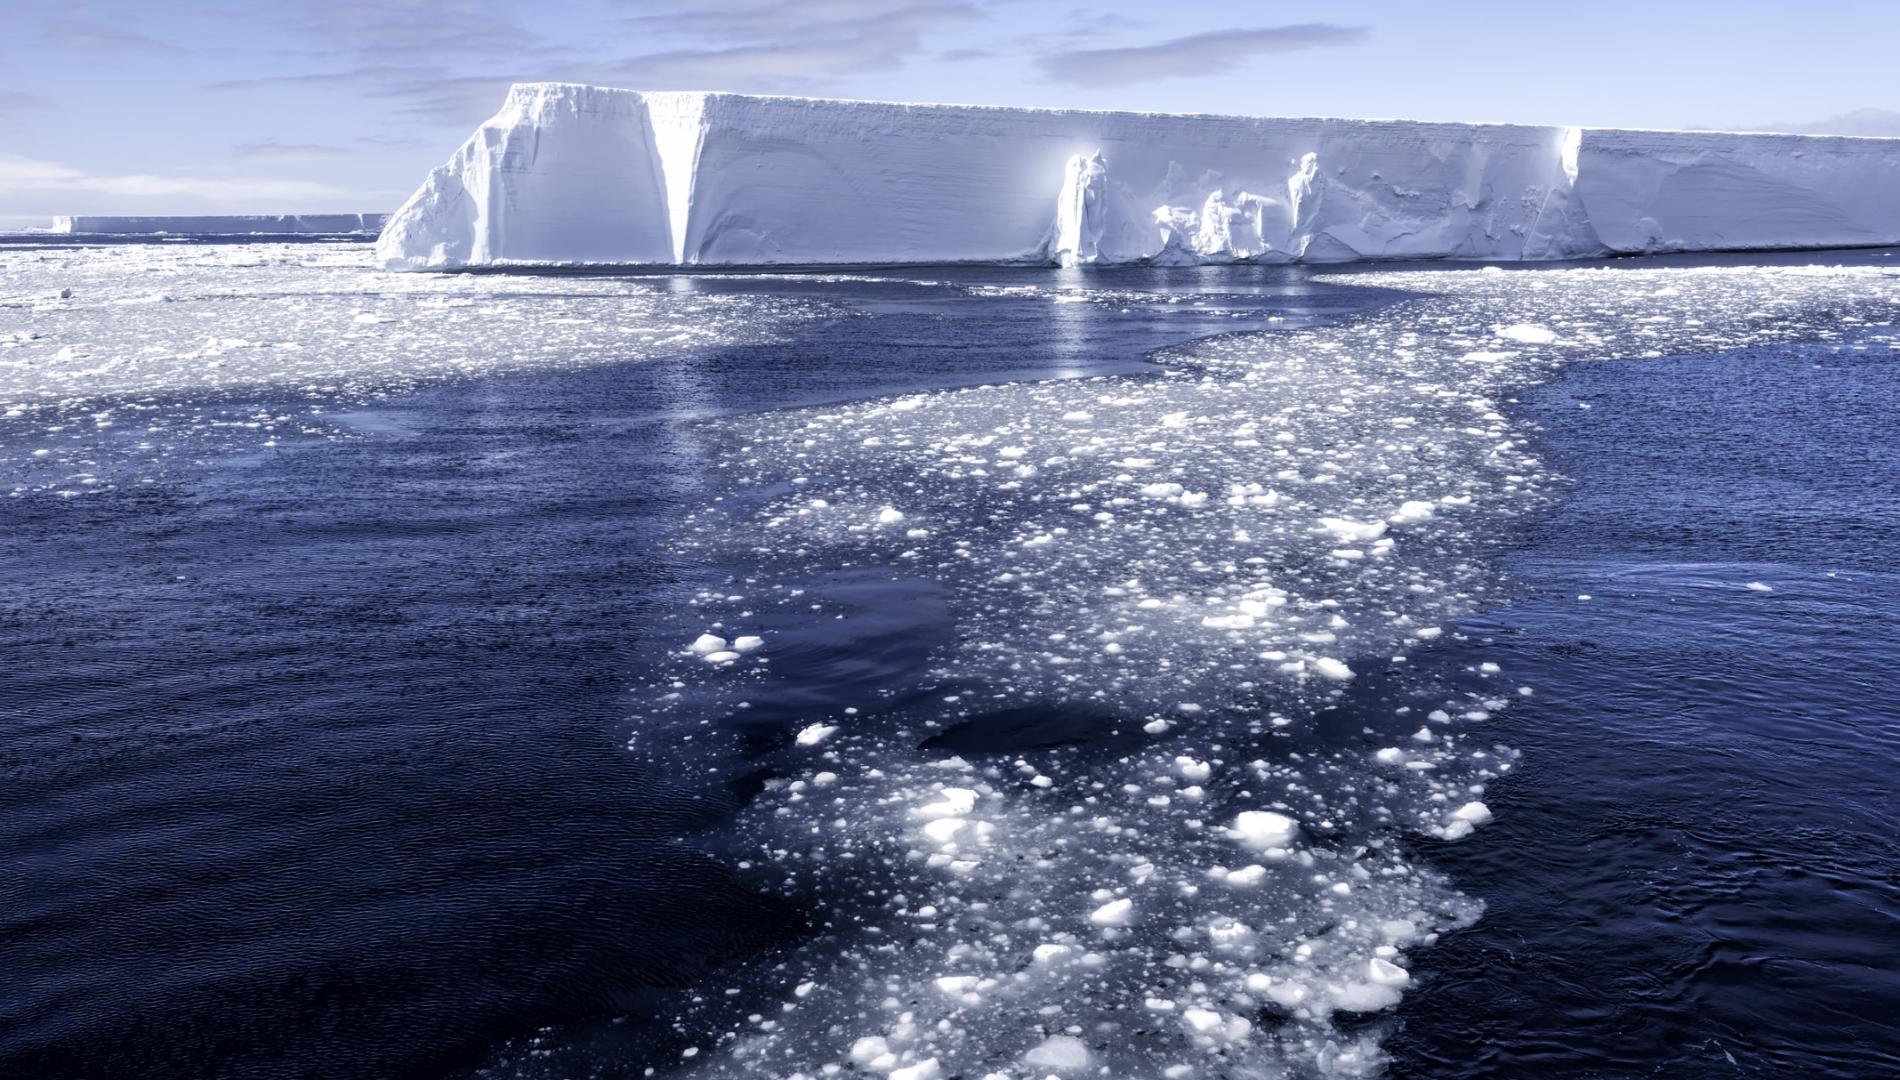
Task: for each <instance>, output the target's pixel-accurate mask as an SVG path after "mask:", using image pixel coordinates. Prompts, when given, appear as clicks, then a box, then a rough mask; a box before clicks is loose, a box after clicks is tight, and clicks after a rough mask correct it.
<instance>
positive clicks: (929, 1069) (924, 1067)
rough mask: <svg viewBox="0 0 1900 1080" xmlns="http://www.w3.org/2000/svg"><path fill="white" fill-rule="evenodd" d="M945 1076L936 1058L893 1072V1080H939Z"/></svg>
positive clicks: (893, 1070)
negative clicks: (938, 1079)
mask: <svg viewBox="0 0 1900 1080" xmlns="http://www.w3.org/2000/svg"><path fill="white" fill-rule="evenodd" d="M942 1075H943V1069H942V1068H941V1067H939V1066H938V1065H937V1059H936V1058H934V1057H933V1058H925V1059H924V1060H922V1061H920V1062H918V1063H917V1064H915V1065H906V1066H904V1067H903V1068H901V1069H892V1070H891V1080H937V1078H938V1077H940V1076H942Z"/></svg>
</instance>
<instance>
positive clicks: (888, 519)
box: [877, 506, 904, 525]
mask: <svg viewBox="0 0 1900 1080" xmlns="http://www.w3.org/2000/svg"><path fill="white" fill-rule="evenodd" d="M902 520H904V512H903V511H902V510H899V509H896V508H895V507H890V506H887V507H885V508H884V509H882V510H879V511H878V512H877V523H878V524H879V525H895V524H897V523H898V522H900V521H902Z"/></svg>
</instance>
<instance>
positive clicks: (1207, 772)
mask: <svg viewBox="0 0 1900 1080" xmlns="http://www.w3.org/2000/svg"><path fill="white" fill-rule="evenodd" d="M1174 771H1175V772H1178V773H1180V774H1181V779H1183V780H1186V781H1188V782H1189V783H1193V784H1199V783H1204V782H1206V780H1207V778H1208V777H1210V776H1212V775H1214V767H1213V766H1212V765H1209V764H1208V763H1207V762H1205V761H1196V760H1194V759H1193V758H1191V757H1185V756H1183V757H1177V758H1175V759H1174Z"/></svg>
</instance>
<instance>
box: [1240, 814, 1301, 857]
mask: <svg viewBox="0 0 1900 1080" xmlns="http://www.w3.org/2000/svg"><path fill="white" fill-rule="evenodd" d="M1299 831H1300V825H1299V822H1297V821H1294V820H1293V819H1292V818H1290V817H1287V816H1286V815H1285V814H1276V813H1274V812H1273V811H1271V810H1242V811H1241V812H1240V813H1238V814H1235V815H1234V825H1233V830H1232V832H1233V836H1234V839H1236V840H1239V841H1240V842H1241V843H1243V844H1245V845H1247V846H1248V847H1250V848H1257V849H1261V850H1265V849H1267V848H1283V847H1286V846H1287V845H1288V844H1290V843H1292V842H1293V837H1294V836H1295V835H1297V834H1298V833H1299Z"/></svg>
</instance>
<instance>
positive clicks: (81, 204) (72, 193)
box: [0, 154, 364, 214]
mask: <svg viewBox="0 0 1900 1080" xmlns="http://www.w3.org/2000/svg"><path fill="white" fill-rule="evenodd" d="M363 197H364V196H363V193H360V192H352V191H348V190H346V189H343V188H339V187H335V186H333V185H330V184H322V183H317V182H314V181H310V180H285V179H279V178H271V177H236V176H232V177H200V176H160V175H155V174H151V173H128V174H105V173H93V172H88V171H86V170H84V169H80V168H76V167H74V166H71V165H65V164H62V163H60V162H57V161H43V160H40V159H37V158H29V157H22V156H20V155H18V154H0V198H5V199H6V200H7V202H8V206H9V209H10V210H16V211H19V212H23V213H24V212H32V213H49V214H60V213H84V212H88V211H93V210H99V209H144V208H158V209H162V210H166V211H170V210H173V209H178V208H190V207H203V206H216V207H219V208H225V209H231V210H233V211H234V212H242V211H257V212H272V211H282V210H308V209H310V208H311V207H313V206H326V205H328V206H336V207H338V208H339V209H342V208H351V209H353V208H354V207H353V206H352V205H350V204H353V203H355V202H357V201H360V200H361V199H362V198H363Z"/></svg>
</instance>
